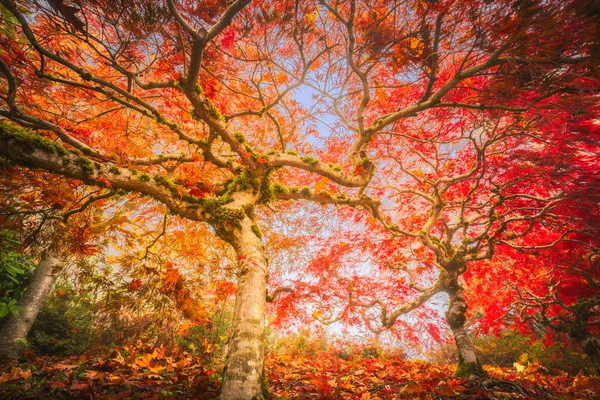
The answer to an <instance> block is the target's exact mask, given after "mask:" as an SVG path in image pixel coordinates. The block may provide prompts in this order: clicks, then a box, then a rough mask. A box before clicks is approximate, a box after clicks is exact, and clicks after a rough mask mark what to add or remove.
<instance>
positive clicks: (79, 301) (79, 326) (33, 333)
mask: <svg viewBox="0 0 600 400" xmlns="http://www.w3.org/2000/svg"><path fill="white" fill-rule="evenodd" d="M94 308H95V307H94V305H93V304H92V302H91V301H89V299H88V298H87V297H86V296H85V295H80V294H77V293H76V292H75V291H74V290H73V288H72V287H71V286H70V285H67V284H64V283H63V284H60V285H57V287H56V288H55V290H54V292H53V293H52V294H51V295H50V296H49V298H48V300H47V301H46V304H45V305H44V308H43V309H42V311H41V312H40V313H39V315H38V317H37V319H36V321H35V323H34V324H33V326H32V328H31V330H30V332H29V334H28V335H27V341H28V343H29V346H30V347H31V348H32V349H33V350H34V351H35V352H37V353H39V354H45V355H74V354H81V353H83V352H85V351H86V350H87V349H88V348H89V346H90V341H91V339H92V335H93V323H94V319H95V316H94Z"/></svg>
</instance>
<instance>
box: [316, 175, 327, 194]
mask: <svg viewBox="0 0 600 400" xmlns="http://www.w3.org/2000/svg"><path fill="white" fill-rule="evenodd" d="M326 190H327V178H321V180H319V182H317V183H316V184H315V193H317V194H319V193H321V191H326Z"/></svg>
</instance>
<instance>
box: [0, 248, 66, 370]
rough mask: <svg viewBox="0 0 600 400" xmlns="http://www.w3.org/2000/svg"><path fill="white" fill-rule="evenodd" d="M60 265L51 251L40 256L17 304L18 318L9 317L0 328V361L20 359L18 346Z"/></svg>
mask: <svg viewBox="0 0 600 400" xmlns="http://www.w3.org/2000/svg"><path fill="white" fill-rule="evenodd" d="M63 263H64V260H62V258H61V257H59V256H58V254H57V253H56V252H54V251H53V250H48V251H46V252H45V253H44V254H43V255H42V259H41V260H40V262H39V263H38V265H37V267H36V268H35V271H34V272H33V275H32V276H31V279H30V281H29V285H28V286H27V290H25V293H24V294H23V297H22V298H21V301H20V302H19V307H23V309H22V310H20V311H19V316H18V317H14V316H10V317H9V318H8V320H7V321H6V322H5V324H4V325H3V326H2V327H1V328H0V358H15V359H16V358H19V357H20V356H21V354H20V350H21V349H20V343H22V342H23V341H24V340H25V338H26V337H27V333H29V330H30V329H31V326H32V325H33V323H34V322H35V319H36V318H37V316H38V314H39V313H40V311H41V310H42V307H43V306H44V303H45V302H46V299H47V298H48V295H49V294H50V290H52V286H53V285H54V282H55V281H56V277H57V276H58V272H59V271H60V269H61V267H62V265H63Z"/></svg>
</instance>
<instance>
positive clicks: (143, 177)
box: [140, 172, 150, 182]
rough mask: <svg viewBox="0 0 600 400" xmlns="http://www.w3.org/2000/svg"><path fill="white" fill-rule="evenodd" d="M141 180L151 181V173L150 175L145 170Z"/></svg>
mask: <svg viewBox="0 0 600 400" xmlns="http://www.w3.org/2000/svg"><path fill="white" fill-rule="evenodd" d="M140 180H141V181H144V182H148V181H150V175H148V174H147V173H145V172H144V173H142V174H140Z"/></svg>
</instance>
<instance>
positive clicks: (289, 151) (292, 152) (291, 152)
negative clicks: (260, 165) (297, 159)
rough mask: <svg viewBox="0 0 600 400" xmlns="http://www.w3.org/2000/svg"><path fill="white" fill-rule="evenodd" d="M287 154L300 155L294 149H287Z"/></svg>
mask: <svg viewBox="0 0 600 400" xmlns="http://www.w3.org/2000/svg"><path fill="white" fill-rule="evenodd" d="M285 154H291V155H293V156H297V155H298V153H297V152H295V151H294V150H286V151H285Z"/></svg>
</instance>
